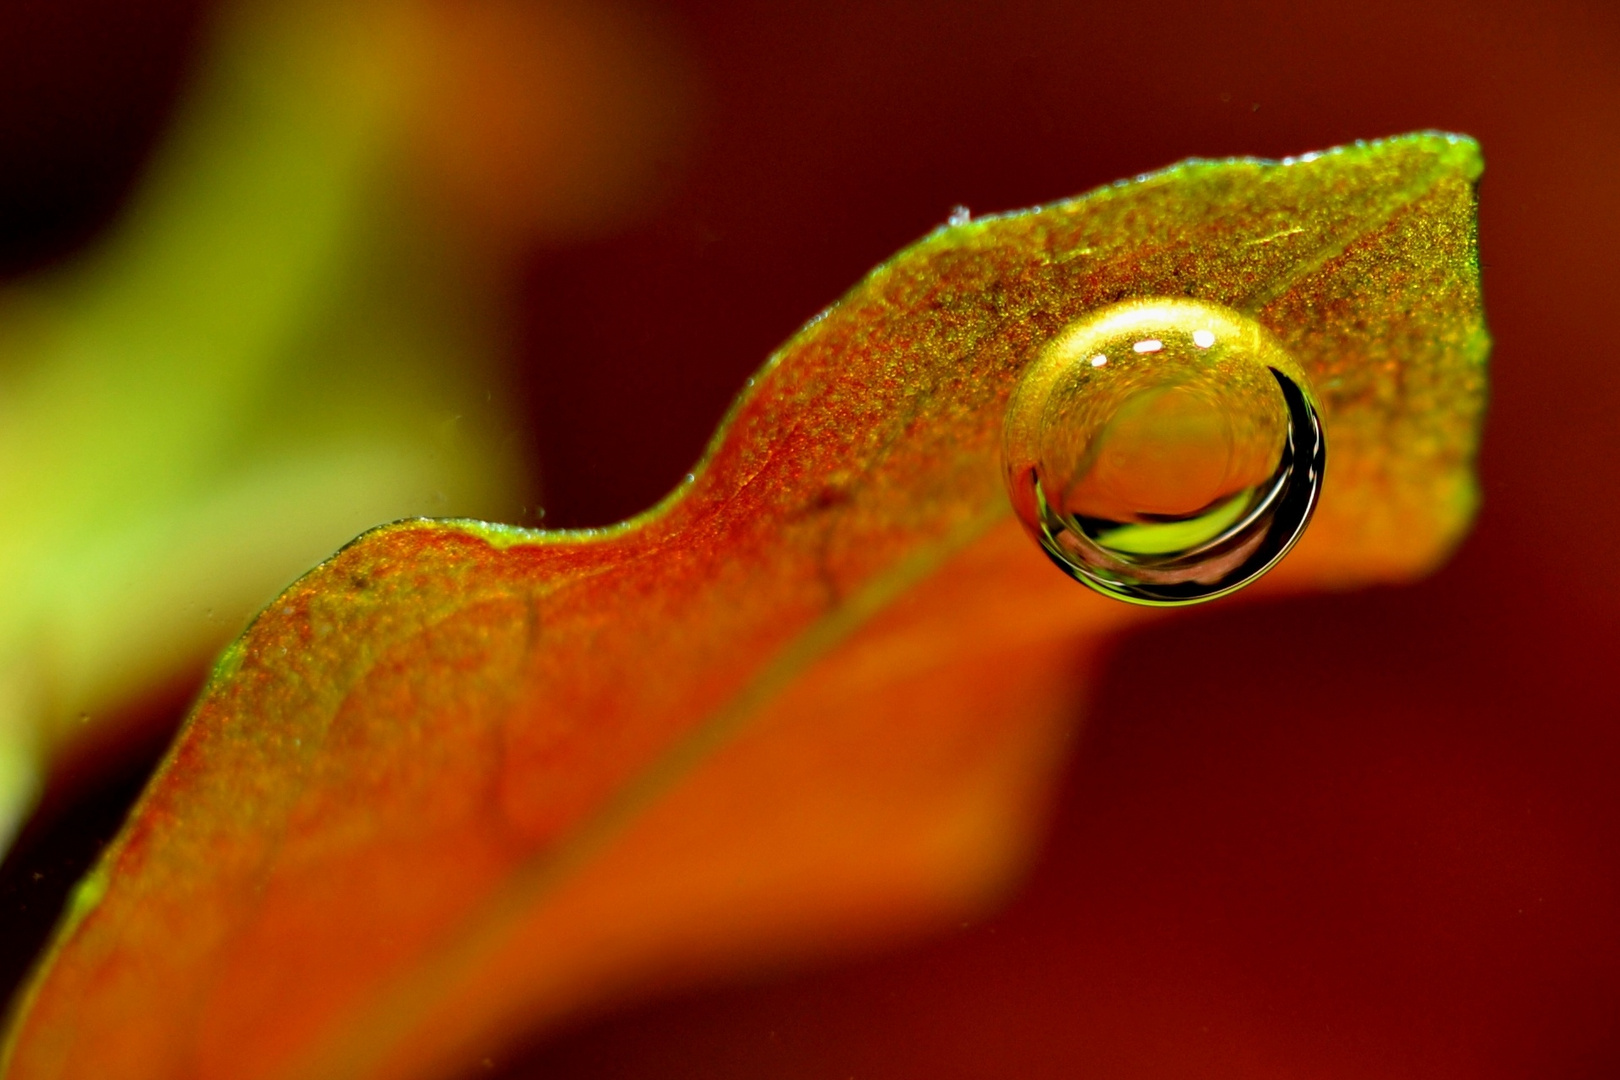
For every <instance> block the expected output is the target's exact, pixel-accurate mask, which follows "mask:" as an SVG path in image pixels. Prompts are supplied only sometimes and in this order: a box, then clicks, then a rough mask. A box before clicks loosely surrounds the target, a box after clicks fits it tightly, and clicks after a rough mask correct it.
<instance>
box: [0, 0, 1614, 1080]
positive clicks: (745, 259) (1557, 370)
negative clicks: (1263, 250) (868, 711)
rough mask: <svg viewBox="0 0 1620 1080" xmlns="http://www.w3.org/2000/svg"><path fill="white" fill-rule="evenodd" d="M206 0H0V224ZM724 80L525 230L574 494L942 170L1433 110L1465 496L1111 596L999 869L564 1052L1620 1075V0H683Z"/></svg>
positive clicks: (1334, 131) (817, 1063)
mask: <svg viewBox="0 0 1620 1080" xmlns="http://www.w3.org/2000/svg"><path fill="white" fill-rule="evenodd" d="M200 6H201V5H200V3H199V0H162V2H161V3H154V2H152V0H143V2H141V3H134V2H127V3H123V4H112V3H110V2H109V0H0V244H3V248H4V249H3V252H0V256H3V257H4V259H5V260H6V265H8V266H9V267H11V268H12V269H13V270H21V269H25V268H27V267H29V266H34V265H38V264H39V263H40V262H42V261H44V260H47V259H49V258H52V257H55V256H56V255H59V254H61V253H63V252H65V251H67V250H70V249H71V246H72V245H73V244H74V243H77V242H80V241H82V239H83V238H84V237H85V236H87V235H89V233H90V232H91V231H92V230H93V228H94V226H95V225H96V224H97V223H98V222H100V221H104V220H105V219H106V217H107V215H109V214H110V213H112V212H113V209H114V207H115V206H116V203H117V199H118V198H119V197H120V194H121V193H122V192H124V191H126V190H127V185H128V183H129V182H130V179H131V177H132V176H133V174H134V170H135V169H136V168H137V166H138V163H139V161H140V156H141V154H142V153H143V152H144V148H145V147H146V146H147V145H149V141H150V139H151V138H152V136H153V135H154V133H155V132H157V131H158V130H159V129H160V127H161V123H162V121H163V118H164V116H165V115H166V113H165V110H166V109H167V107H168V103H169V102H170V101H171V100H172V98H173V94H174V92H175V87H176V86H177V85H179V78H180V75H181V73H182V72H183V70H184V64H185V63H186V62H187V57H188V56H189V55H190V53H189V52H188V42H189V41H190V39H191V36H192V35H193V33H194V31H195V28H196V25H197V21H196V20H197V15H198V11H199V10H200ZM660 7H661V8H662V10H665V11H667V12H668V13H669V14H670V17H671V18H672V19H673V21H674V23H675V25H676V26H677V27H678V28H679V29H680V30H681V32H682V33H683V34H684V36H685V40H686V43H687V46H688V48H689V50H690V52H691V53H692V55H693V56H694V58H695V59H696V61H697V66H698V70H700V71H701V72H702V73H703V75H704V79H705V81H706V91H705V94H706V98H705V100H706V102H707V104H706V108H705V109H704V113H703V116H704V120H703V123H702V125H701V132H702V135H701V139H700V141H699V143H698V144H697V146H696V149H695V151H694V157H693V158H692V160H691V162H690V163H689V167H688V169H687V171H686V173H685V174H684V177H683V178H681V179H680V180H679V181H678V182H677V184H676V188H675V193H674V195H673V197H672V198H671V199H670V200H669V201H668V202H667V203H665V204H664V206H663V207H662V209H661V210H660V211H659V212H658V213H657V214H656V215H655V216H654V217H653V218H652V219H650V220H647V221H644V222H642V223H641V224H640V225H638V226H636V227H635V228H634V229H633V230H631V231H629V232H626V233H623V234H621V235H618V236H616V237H613V238H610V239H607V240H603V241H599V242H595V243H593V244H591V245H588V246H585V247H575V248H571V249H566V250H557V251H550V252H535V253H533V254H532V255H531V256H530V257H529V258H528V259H527V261H526V264H525V267H524V272H523V290H522V309H523V313H524V314H523V327H524V333H523V338H522V363H521V368H520V381H521V382H522V385H523V387H524V391H523V392H524V397H525V401H526V402H527V409H528V412H529V415H530V417H531V419H532V422H533V430H534V432H535V439H536V445H537V448H538V451H537V452H538V455H539V458H540V464H541V466H542V467H543V469H544V472H545V482H546V485H547V507H548V523H563V524H568V523H576V524H577V523H600V522H605V521H608V520H611V519H614V518H617V517H620V516H623V515H625V514H627V513H630V512H633V511H635V510H637V509H640V508H642V507H643V506H645V505H647V504H648V503H650V502H651V501H653V500H654V499H655V498H656V497H657V496H658V495H660V494H661V493H662V492H663V491H664V490H665V489H667V488H668V487H670V486H671V485H672V484H673V483H674V482H675V481H676V480H677V479H678V478H679V476H680V475H681V474H682V473H683V472H685V471H686V469H687V467H688V466H689V463H690V462H691V461H692V460H693V459H694V458H695V457H696V456H697V454H698V453H699V451H700V450H701V447H702V444H703V442H704V441H705V440H706V438H707V436H708V433H709V431H710V430H711V429H712V427H713V425H714V424H715V422H716V421H717V420H718V418H719V416H720V414H721V411H722V410H723V408H724V406H725V404H726V402H727V401H728V400H729V398H730V396H731V394H732V393H733V392H734V391H735V389H736V388H737V387H738V385H739V384H740V383H741V381H742V379H743V378H744V377H745V376H746V375H747V373H748V372H749V371H750V370H751V369H752V368H754V367H755V366H756V365H757V364H758V363H759V362H760V361H761V360H762V359H763V358H764V356H765V355H766V353H767V352H768V351H769V350H770V349H771V348H772V347H774V346H775V345H776V344H777V343H779V342H780V341H781V340H782V339H784V338H785V337H786V336H787V335H788V334H789V333H791V332H792V330H793V329H795V328H796V327H797V326H798V325H799V324H800V323H801V322H802V321H803V320H804V319H805V318H807V317H808V316H810V315H811V314H813V313H814V312H815V311H817V310H818V309H819V308H821V307H822V306H824V305H825V304H826V303H827V302H828V301H830V300H831V299H833V298H834V297H836V296H837V295H838V294H839V293H840V292H841V291H842V290H843V289H845V288H846V287H847V286H848V285H850V284H851V283H852V282H853V281H854V280H855V279H856V278H858V277H859V276H860V275H861V274H862V273H864V272H865V271H866V270H867V269H868V268H870V267H871V266H872V265H873V264H874V263H876V262H878V261H879V260H881V259H883V258H885V257H886V256H888V255H889V254H891V253H892V252H893V251H894V250H896V249H897V248H899V247H900V246H902V245H904V244H905V243H907V242H908V241H910V240H912V239H914V238H916V237H917V236H919V235H920V234H922V233H923V232H925V231H927V230H928V229H929V228H931V227H932V226H933V225H934V224H936V223H938V222H939V221H941V220H943V219H944V217H945V215H946V214H947V213H948V211H949V209H950V208H951V206H952V205H954V204H957V203H962V204H965V205H967V206H969V207H971V208H972V209H974V210H975V211H989V210H1001V209H1007V208H1011V207H1016V206H1022V205H1027V204H1030V203H1035V202H1041V201H1046V200H1050V199H1054V198H1058V197H1061V196H1065V195H1069V194H1073V193H1076V192H1080V191H1083V190H1085V189H1087V188H1089V187H1092V186H1094V185H1097V184H1100V183H1105V182H1108V181H1110V180H1113V179H1116V178H1118V177H1122V176H1128V175H1131V174H1134V173H1136V172H1140V171H1142V170H1144V169H1148V168H1153V167H1157V166H1160V165H1164V164H1167V163H1169V162H1171V161H1174V160H1176V159H1178V158H1182V157H1187V156H1190V155H1202V156H1215V155H1226V154H1261V155H1273V156H1275V155H1283V154H1290V153H1298V152H1301V151H1305V150H1309V149H1316V148H1321V147H1325V146H1329V145H1332V144H1335V143H1340V142H1344V141H1347V140H1350V139H1355V138H1362V137H1374V136H1379V135H1387V134H1392V133H1396V132H1401V131H1407V130H1411V129H1414V128H1423V127H1438V128H1446V129H1451V130H1457V131H1464V132H1468V133H1470V134H1472V135H1475V136H1476V137H1478V138H1479V139H1480V140H1481V142H1482V143H1483V145H1484V148H1485V154H1486V159H1487V174H1486V179H1485V182H1484V185H1483V188H1482V200H1483V201H1482V232H1481V236H1482V246H1483V252H1484V261H1485V267H1486V278H1485V280H1486V296H1487V305H1488V312H1489V317H1490V321H1491V325H1492V328H1493V331H1494V333H1495V335H1496V341H1497V346H1496V352H1495V356H1494V360H1493V365H1494V373H1495V374H1494V391H1493V403H1492V411H1491V416H1490V421H1489V428H1488V432H1487V438H1486V444H1485V452H1484V457H1483V461H1482V472H1483V476H1484V481H1485V506H1484V510H1483V512H1482V515H1481V517H1480V521H1479V525H1478V528H1477V529H1476V530H1475V533H1474V534H1473V536H1472V537H1471V538H1470V539H1469V540H1468V542H1467V543H1466V544H1465V545H1464V547H1463V549H1462V550H1461V551H1460V552H1459V554H1458V555H1457V557H1456V558H1455V560H1454V561H1453V562H1452V563H1451V564H1450V565H1449V566H1448V567H1446V568H1445V569H1444V570H1442V571H1441V572H1440V573H1439V574H1437V575H1436V576H1435V577H1434V578H1433V579H1432V580H1430V581H1428V582H1426V583H1424V584H1422V585H1419V586H1416V587H1412V588H1404V589H1387V590H1374V591H1369V592H1365V593H1360V594H1355V595H1347V596H1319V597H1311V598H1299V599H1296V600H1289V601H1281V602H1265V603H1248V604H1245V603H1242V602H1230V603H1225V604H1221V605H1217V606H1215V607H1212V608H1209V609H1204V610H1199V611H1196V612H1191V613H1187V614H1184V615H1178V616H1177V617H1175V618H1173V619H1170V620H1167V621H1166V622H1165V623H1163V624H1161V625H1160V626H1159V627H1157V628H1154V629H1151V630H1149V631H1146V632H1142V633H1139V634H1137V635H1135V636H1134V637H1131V638H1129V639H1128V640H1125V641H1123V642H1121V643H1120V644H1119V646H1118V649H1117V653H1116V655H1115V657H1114V661H1113V664H1112V666H1111V668H1110V669H1109V674H1108V676H1107V679H1106V680H1105V681H1104V683H1103V684H1102V685H1101V686H1100V687H1099V688H1098V690H1097V699H1096V701H1095V702H1094V704H1093V707H1092V709H1091V710H1090V717H1089V720H1088V723H1087V725H1086V727H1085V729H1084V732H1083V734H1082V735H1081V736H1080V737H1079V738H1078V740H1077V744H1076V756H1075V761H1074V765H1073V769H1072V773H1071V775H1070V778H1069V781H1068V784H1067V788H1066V791H1065V794H1064V797H1063V799H1062V802H1061V805H1060V808H1059V812H1058V816H1057V819H1056V822H1055V825H1054V829H1053V832H1052V835H1051V838H1050V841H1049V843H1048V844H1047V846H1046V849H1045V853H1044V854H1043V856H1042V858H1041V860H1040V863H1039V865H1038V866H1037V867H1036V868H1035V870H1034V872H1033V875H1032V877H1031V879H1030V881H1029V883H1028V886H1027V887H1026V888H1025V889H1024V890H1023V892H1022V893H1021V894H1020V895H1019V897H1018V898H1017V899H1016V900H1015V901H1014V902H1013V903H1012V905H1011V906H1010V907H1009V908H1008V909H1007V910H1006V911H1005V912H1004V913H1002V914H1001V915H999V916H998V917H996V918H995V919H992V920H990V921H987V922H984V923H982V924H979V925H976V926H972V927H969V928H966V929H963V930H962V931H961V932H960V933H958V934H956V935H954V936H952V937H950V938H949V939H946V940H938V941H934V942H930V943H925V944H922V945H919V946H915V947H911V948H908V949H905V950H902V951H897V952H895V953H893V954H892V955H889V956H885V957H880V958H875V959H870V960H866V961H863V962H859V963H855V964H852V965H846V966H841V967H838V968H835V969H830V970H825V971H821V972H815V973H810V974H799V975H788V974H784V975H782V976H781V977H779V978H776V979H774V980H768V981H764V982H761V983H759V984H757V985H753V986H749V987H743V988H731V989H721V990H715V991H711V992H707V993H703V994H698V995H693V996H689V997H687V998H684V999H682V1000H678V1001H673V1002H665V1003H662V1004H654V1005H649V1006H645V1007H642V1008H638V1009H635V1010H631V1011H628V1012H624V1013H622V1014H619V1015H615V1016H611V1017H605V1018H603V1019H600V1020H598V1021H596V1022H594V1023H592V1024H591V1025H589V1026H586V1027H583V1028H580V1029H578V1030H575V1031H573V1032H570V1033H567V1034H566V1035H564V1036H563V1037H561V1038H560V1039H554V1040H552V1041H551V1042H549V1043H547V1044H545V1045H543V1046H539V1047H537V1048H535V1049H534V1050H533V1051H532V1052H531V1053H530V1054H529V1055H528V1056H527V1057H526V1058H525V1059H524V1060H521V1061H515V1062H502V1063H500V1068H501V1069H502V1070H509V1071H510V1073H511V1075H513V1076H523V1077H528V1076H535V1077H538V1076H546V1077H574V1078H581V1080H583V1078H586V1077H593V1078H597V1077H603V1078H605V1077H617V1076H623V1077H632V1076H634V1077H645V1076H659V1077H667V1076H676V1077H686V1076H692V1077H715V1078H720V1077H739V1078H741V1077H750V1078H780V1080H788V1078H799V1077H804V1078H812V1077H814V1078H828V1080H842V1078H844V1077H859V1078H863V1080H865V1078H900V1077H919V1078H921V1077H928V1078H955V1077H962V1078H968V1077H975V1078H981V1077H982V1078H992V1077H1009V1078H1010V1077H1019V1078H1036V1077H1048V1076H1050V1077H1073V1076H1084V1077H1088V1078H1093V1077H1095V1078H1106V1080H1113V1078H1136V1077H1141V1078H1147V1077H1165V1078H1171V1077H1175V1078H1184V1077H1228V1076H1230V1077H1279V1078H1280V1077H1300V1076H1310V1077H1330V1078H1337V1077H1352V1076H1379V1077H1424V1078H1437V1077H1453V1076H1455V1077H1487V1078H1491V1077H1517V1076H1532V1075H1533V1076H1536V1077H1542V1078H1577V1077H1589V1076H1590V1077H1596V1076H1611V1075H1614V1074H1616V1073H1620V919H1617V916H1620V791H1617V785H1616V782H1615V780H1614V777H1615V774H1616V771H1617V767H1620V730H1617V727H1620V725H1617V724H1616V720H1617V718H1620V700H1617V699H1620V692H1617V689H1616V683H1615V678H1614V676H1613V674H1612V670H1613V668H1614V666H1615V664H1616V661H1617V660H1620V656H1617V652H1620V650H1617V647H1616V646H1617V642H1620V636H1617V631H1620V625H1617V624H1620V620H1617V617H1616V612H1617V611H1620V580H1617V575H1616V572H1615V569H1614V563H1615V553H1616V535H1617V532H1620V520H1617V516H1620V515H1617V511H1620V437H1617V435H1616V433H1615V428H1614V423H1613V421H1612V420H1611V417H1612V416H1614V415H1615V414H1616V412H1617V410H1620V347H1617V344H1616V340H1615V339H1616V338H1617V337H1620V257H1617V256H1620V243H1617V241H1620V235H1617V233H1620V176H1617V166H1620V13H1617V12H1616V11H1615V10H1613V9H1612V8H1610V7H1607V6H1605V5H1602V4H1600V3H1590V4H1581V3H1537V4H1529V3H1523V4H1510V3H1486V4H1479V5H1472V6H1470V5H1464V4H1461V3H1456V4H1438V3H1431V4H1425V3H1420V2H1414V0H1402V2H1396V0H1374V2H1367V3H1360V4H1356V5H1325V4H1323V5H1317V4H1310V3H1304V2H1300V0H1289V2H1281V3H1263V2H1257V3H1219V2H1202V3H1195V2H1175V3H1159V4H1153V5H1127V4H1083V3H1071V4H1064V3H1058V2H1055V0H1049V2H1038V0H1018V2H1007V3H1001V4H994V5H992V4H965V3H963V4H954V3H941V2H933V3H927V2H921V0H864V2H851V3H824V4H805V3H793V2H775V3H754V4H748V3H742V2H738V0H711V2H707V3H696V2H690V3H676V2H669V3H666V4H663V5H660Z"/></svg>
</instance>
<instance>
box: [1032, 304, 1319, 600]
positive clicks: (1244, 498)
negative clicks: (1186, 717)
mask: <svg viewBox="0 0 1620 1080" xmlns="http://www.w3.org/2000/svg"><path fill="white" fill-rule="evenodd" d="M1003 452H1004V456H1005V464H1006V469H1007V483H1008V491H1009V493H1010V495H1011V497H1012V503H1013V507H1014V509H1015V510H1016V511H1017V512H1018V516H1019V518H1020V519H1021V520H1022V521H1023V523H1024V525H1025V527H1026V528H1027V529H1028V530H1029V531H1030V534H1031V535H1032V536H1034V538H1035V539H1036V541H1037V542H1038V543H1039V544H1040V545H1041V547H1042V549H1044V550H1045V551H1046V553H1047V554H1048V555H1049V556H1051V558H1052V560H1053V561H1054V562H1055V563H1057V565H1058V566H1060V567H1061V568H1062V569H1063V570H1065V571H1066V572H1067V573H1069V574H1070V575H1071V576H1072V577H1074V578H1076V579H1077V580H1079V581H1081V582H1083V583H1084V584H1086V585H1089V586H1091V587H1092V588H1094V589H1096V590H1098V591H1099V592H1102V593H1106V594H1107V595H1109V596H1113V597H1116V598H1117V599H1121V600H1127V601H1131V602H1133V603H1141V604H1157V605H1175V604H1191V603H1197V602H1199V601H1202V600H1210V599H1213V598H1215V597H1217V596H1223V595H1225V594H1226V593H1229V592H1232V591H1233V590H1235V589H1238V588H1241V587H1242V586H1244V585H1246V584H1248V583H1249V582H1250V581H1253V580H1254V579H1256V578H1258V577H1259V576H1260V575H1262V574H1264V573H1265V572H1266V571H1267V570H1269V569H1270V568H1271V567H1272V566H1274V565H1275V564H1276V563H1277V561H1278V560H1279V559H1281V558H1282V557H1283V555H1285V554H1286V553H1287V552H1288V549H1289V548H1291V547H1293V545H1294V542H1295V541H1296V540H1298V539H1299V537H1300V535H1301V534H1302V533H1303V532H1304V531H1305V526H1306V524H1307V523H1308V522H1309V521H1310V517H1311V513H1312V512H1313V511H1314V510H1315V508H1316V497H1317V492H1318V490H1319V489H1320V487H1321V482H1322V468H1323V464H1324V460H1325V454H1326V447H1325V443H1324V440H1323V437H1322V425H1321V420H1320V418H1319V415H1318V410H1317V406H1316V401H1315V397H1314V394H1313V393H1312V390H1311V387H1310V383H1309V380H1308V379H1307V377H1306V375H1305V372H1304V370H1303V369H1302V368H1301V367H1300V366H1299V364H1298V363H1297V362H1296V361H1295V360H1294V359H1293V358H1292V357H1291V356H1289V355H1288V353H1287V351H1286V349H1285V348H1284V347H1283V345H1282V343H1281V342H1279V341H1278V340H1277V339H1276V337H1275V336H1273V335H1272V334H1271V333H1270V332H1269V331H1268V330H1266V328H1265V327H1263V326H1262V325H1260V323H1259V322H1257V321H1255V320H1254V319H1252V318H1250V317H1248V316H1246V315H1243V314H1241V313H1239V312H1236V311H1232V310H1229V309H1227V308H1223V307H1220V306H1217V305H1214V304H1208V303H1204V302H1202V301H1197V300H1185V299H1150V300H1132V301H1127V302H1125V303H1121V304H1115V305H1113V306H1112V307H1109V308H1105V309H1103V310H1101V311H1097V312H1094V313H1092V314H1090V315H1087V316H1085V317H1084V318H1082V319H1080V320H1078V321H1076V322H1074V323H1072V324H1070V325H1069V326H1068V327H1066V328H1065V329H1064V330H1063V331H1062V332H1061V333H1059V334H1058V335H1057V337H1055V338H1054V339H1053V340H1052V341H1051V342H1049V343H1048V344H1047V346H1046V347H1045V348H1044V349H1043V350H1042V351H1041V354H1040V355H1039V356H1038V357H1037V358H1036V360H1035V361H1034V363H1032V364H1031V365H1030V368H1029V370H1028V371H1027V372H1026V373H1025V374H1024V376H1023V378H1022V380H1021V381H1020V382H1019V385H1018V389H1017V391H1016V392H1015V393H1014V395H1013V400H1012V404H1011V405H1010V406H1009V408H1008V412H1007V421H1006V430H1005V438H1004V445H1003Z"/></svg>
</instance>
